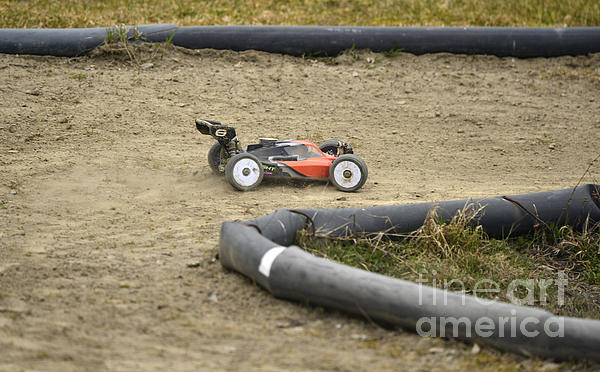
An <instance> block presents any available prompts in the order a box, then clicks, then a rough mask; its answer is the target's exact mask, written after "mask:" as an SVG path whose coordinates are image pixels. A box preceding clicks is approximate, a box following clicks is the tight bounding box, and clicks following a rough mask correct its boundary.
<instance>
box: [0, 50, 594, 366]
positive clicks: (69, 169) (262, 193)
mask: <svg viewBox="0 0 600 372" xmlns="http://www.w3.org/2000/svg"><path fill="white" fill-rule="evenodd" d="M136 53H138V55H137V58H138V59H139V63H130V62H129V61H128V60H127V58H126V57H125V56H124V55H123V54H121V55H118V56H116V57H114V56H111V55H109V54H107V53H102V52H99V53H96V55H95V56H93V57H81V58H73V59H59V58H50V57H32V56H8V55H0V114H1V115H0V154H2V155H1V156H0V228H1V230H0V368H1V369H2V370H61V371H68V370H73V371H82V370H91V371H95V370H116V371H125V370H149V371H153V370H178V371H179V370H198V369H207V370H215V369H231V370H251V369H264V370H279V369H291V370H373V369H377V370H398V369H404V368H409V369H415V370H429V369H431V368H434V367H435V368H438V369H442V370H461V369H467V368H469V369H473V368H476V369H480V368H486V367H487V368H489V369H490V370H493V369H495V366H497V363H499V362H502V363H505V365H506V366H508V367H510V368H509V369H513V368H521V369H531V368H544V369H545V370H553V369H557V368H567V367H569V365H565V364H560V365H558V364H552V363H550V362H548V361H540V360H535V359H527V358H523V357H519V356H514V355H510V354H502V353H499V352H497V351H495V350H492V349H489V348H486V347H484V348H483V349H482V350H481V351H480V352H479V353H476V354H473V353H472V346H470V345H465V344H462V343H458V342H454V341H443V340H437V339H422V338H420V337H418V336H416V335H415V334H412V333H410V332H405V331H401V330H386V329H382V328H379V327H377V326H375V325H373V324H371V323H369V322H368V321H365V320H363V319H359V318H352V317H348V316H346V315H343V314H340V313H337V312H330V311H327V310H323V309H320V308H314V307H307V306H305V305H302V304H296V303H291V302H286V301H281V300H277V299H275V298H272V297H271V296H270V295H269V294H268V293H267V292H265V291H264V290H262V289H260V288H259V287H257V286H256V285H254V284H253V283H251V282H250V281H249V280H247V279H246V278H244V277H242V276H240V275H238V274H236V273H232V272H228V271H226V270H224V269H223V268H222V267H221V265H220V264H219V262H218V260H216V259H215V255H216V253H217V244H218V238H219V228H220V224H221V223H222V222H223V221H226V220H245V219H249V218H252V217H256V216H259V215H262V214H265V213H268V212H271V211H273V210H275V209H277V208H282V207H289V208H301V207H306V208H319V207H344V206H362V205H374V204H393V203H403V202H419V201H435V200H446V199H453V198H467V197H477V196H489V195H502V194H504V195H506V194H511V193H521V192H536V191H544V190H550V189H557V188H565V187H570V186H573V185H575V184H576V183H577V182H578V181H579V179H580V178H581V177H582V175H584V173H585V169H586V168H587V167H588V164H589V162H590V161H591V160H592V159H593V158H594V157H596V156H597V155H598V153H600V150H599V147H598V143H600V130H599V129H600V55H593V56H581V57H563V58H556V59H529V60H518V59H517V60H515V59H512V58H502V59H500V58H496V57H481V56H480V57H472V56H452V55H444V54H439V55H427V56H420V57H417V56H413V55H407V54H398V55H396V56H394V57H391V58H390V57H386V56H384V55H381V54H371V53H367V52H362V53H349V54H347V55H343V56H341V57H338V58H337V59H335V60H331V61H329V60H320V61H311V60H308V59H300V58H292V57H287V56H280V55H269V54H265V53H257V52H244V53H233V52H221V51H199V52H185V53H184V52H182V51H179V50H174V49H173V50H169V51H167V52H166V53H165V54H162V53H157V54H156V55H155V56H153V57H152V56H150V54H151V52H150V51H148V50H145V49H143V50H139V51H137V52H136ZM197 117H199V118H207V119H213V120H220V121H222V122H224V123H227V124H230V125H233V126H235V127H236V128H237V129H238V134H239V137H240V139H241V140H242V142H243V143H245V144H248V143H252V142H253V141H254V140H256V138H257V137H261V136H268V137H279V138H291V137H293V138H300V139H309V140H314V141H316V142H319V141H321V140H324V139H329V138H338V139H342V140H347V141H349V142H350V143H352V144H353V145H354V148H355V152H356V153H357V154H358V155H360V156H361V157H362V158H363V159H365V161H366V162H367V164H368V166H369V180H368V181H367V184H366V185H365V187H364V188H363V189H362V190H360V192H358V193H353V194H346V193H341V192H339V191H336V190H335V188H333V187H332V186H331V185H326V184H325V183H308V184H288V183H282V182H265V183H264V184H263V185H261V186H260V187H259V188H258V189H257V190H255V191H252V192H248V193H241V192H236V191H234V190H233V189H232V187H230V186H229V185H228V184H227V183H226V181H225V179H224V178H219V177H217V176H214V175H212V174H211V172H210V170H209V168H208V165H207V162H206V154H207V151H208V149H209V147H210V145H212V143H213V141H212V139H211V138H209V137H206V136H202V135H201V134H200V133H199V132H197V131H196V129H195V127H194V118H197ZM599 180H600V170H599V168H598V166H597V165H595V166H593V167H591V169H590V172H589V173H587V174H585V176H584V177H583V181H582V182H584V183H587V182H596V183H599V182H598V181H599ZM579 367H581V365H579Z"/></svg>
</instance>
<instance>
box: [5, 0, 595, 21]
mask: <svg viewBox="0 0 600 372" xmlns="http://www.w3.org/2000/svg"><path fill="white" fill-rule="evenodd" d="M162 22H167V23H175V24H178V25H241V24H244V25H371V26H413V25H414V26H553V27H557V26H598V25H600V2H598V1H595V0H570V1H561V0H552V1H550V0H505V1H496V0H385V1H379V0H354V1H343V0H325V1H316V0H290V1H277V0H248V1H239V0H223V1H203V2H198V1H192V0H126V1H115V0H109V1H102V0H90V1H77V0H68V1H56V0H55V1H51V0H31V1H8V0H4V1H0V27H17V28H21V27H94V26H112V25H116V24H145V23H162Z"/></svg>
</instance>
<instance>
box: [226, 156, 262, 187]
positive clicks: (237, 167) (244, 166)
mask: <svg viewBox="0 0 600 372" xmlns="http://www.w3.org/2000/svg"><path fill="white" fill-rule="evenodd" d="M263 176H264V174H263V168H262V164H261V162H260V160H258V158H257V157H256V156H254V155H252V154H249V153H243V154H237V155H235V156H234V157H232V158H231V159H229V161H228V162H227V166H226V167H225V177H226V178H227V181H228V182H229V183H230V184H231V186H233V187H235V188H236V189H238V190H240V191H248V190H252V189H254V188H255V187H257V186H258V185H260V183H261V182H262V180H263Z"/></svg>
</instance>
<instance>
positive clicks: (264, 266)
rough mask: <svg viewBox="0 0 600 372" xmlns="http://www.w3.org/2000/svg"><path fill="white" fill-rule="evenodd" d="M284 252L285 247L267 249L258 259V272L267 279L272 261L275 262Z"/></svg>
mask: <svg viewBox="0 0 600 372" xmlns="http://www.w3.org/2000/svg"><path fill="white" fill-rule="evenodd" d="M284 250H285V247H274V248H271V249H269V250H268V251H267V253H265V254H264V255H263V256H262V258H261V259H260V265H258V271H259V272H260V273H261V274H263V275H264V276H266V277H267V278H268V277H269V274H271V265H273V261H275V259H276V258H277V256H279V255H280V254H281V252H283V251H284Z"/></svg>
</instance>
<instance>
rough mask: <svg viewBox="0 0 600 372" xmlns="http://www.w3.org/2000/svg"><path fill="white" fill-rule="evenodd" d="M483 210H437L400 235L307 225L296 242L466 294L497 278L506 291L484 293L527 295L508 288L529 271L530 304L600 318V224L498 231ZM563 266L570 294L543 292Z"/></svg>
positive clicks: (355, 263)
mask: <svg viewBox="0 0 600 372" xmlns="http://www.w3.org/2000/svg"><path fill="white" fill-rule="evenodd" d="M482 212H483V208H482V207H480V206H477V205H470V206H467V207H466V208H465V209H464V210H463V211H461V212H460V213H459V214H457V215H456V216H455V217H454V218H453V219H452V220H451V221H448V222H444V221H442V220H441V219H440V218H439V216H438V214H437V213H436V211H435V210H433V211H431V212H430V213H429V215H428V217H427V218H426V220H425V222H424V224H423V226H422V227H421V228H420V229H419V230H418V231H416V232H414V233H412V234H409V235H406V236H402V237H395V238H397V239H396V240H391V239H389V238H388V237H386V236H385V235H384V234H381V235H379V236H377V237H376V238H364V237H355V238H347V239H346V238H345V239H331V238H323V237H317V238H314V237H313V236H312V234H311V233H309V232H306V231H302V232H300V233H299V234H298V238H297V242H298V245H299V246H300V247H302V248H303V249H305V250H307V251H308V252H311V253H313V254H315V255H317V256H320V257H326V258H329V259H331V260H334V261H338V262H341V263H344V264H346V265H349V266H354V267H358V268H361V269H364V270H367V271H371V272H375V273H379V274H383V275H387V276H392V277H396V278H400V279H405V280H411V281H416V280H418V279H425V280H427V282H426V284H428V285H434V286H437V287H438V288H447V289H449V290H455V291H463V290H464V291H465V293H467V294H473V292H474V290H476V289H478V288H479V289H482V288H484V289H485V288H491V287H490V286H485V283H486V281H487V280H491V281H493V282H494V283H497V285H498V288H499V289H500V291H499V292H497V293H495V292H490V293H481V292H479V293H478V295H479V296H480V297H483V298H488V299H495V300H500V301H511V298H514V296H516V297H517V298H519V299H523V298H526V297H527V295H528V293H529V292H528V290H527V288H524V287H523V286H519V287H517V288H516V289H515V291H514V292H513V293H509V291H508V289H509V288H510V286H511V283H513V284H514V283H515V281H523V280H528V279H530V280H533V283H534V286H533V288H532V291H533V292H534V294H535V295H534V300H535V303H530V304H529V305H534V306H539V307H542V308H545V309H547V310H549V311H552V312H554V313H556V314H560V315H569V316H580V317H593V318H598V314H600V281H599V276H600V248H599V247H600V224H599V225H596V226H588V227H586V228H585V229H584V230H583V231H582V232H576V231H574V230H573V229H572V228H571V227H568V226H562V227H551V228H550V230H547V229H544V230H541V229H540V231H538V232H536V233H535V234H533V235H531V236H525V237H518V238H506V239H492V238H489V237H488V236H487V235H486V234H485V232H484V231H483V229H482V227H481V226H477V225H476V224H474V223H473V222H474V220H476V219H477V217H478V216H480V215H481V213H482ZM561 273H564V275H565V276H566V278H567V280H568V285H567V287H566V294H565V299H564V301H563V300H561V299H560V298H559V290H558V286H557V285H550V286H548V287H547V288H546V289H545V291H546V293H547V296H545V300H544V299H543V298H542V296H540V294H541V293H542V291H544V288H543V287H544V284H543V282H541V281H542V280H549V279H552V280H553V283H556V282H555V281H556V280H557V279H558V278H559V277H560V275H562V274H561ZM482 284H484V286H482ZM511 296H513V297H511Z"/></svg>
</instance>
